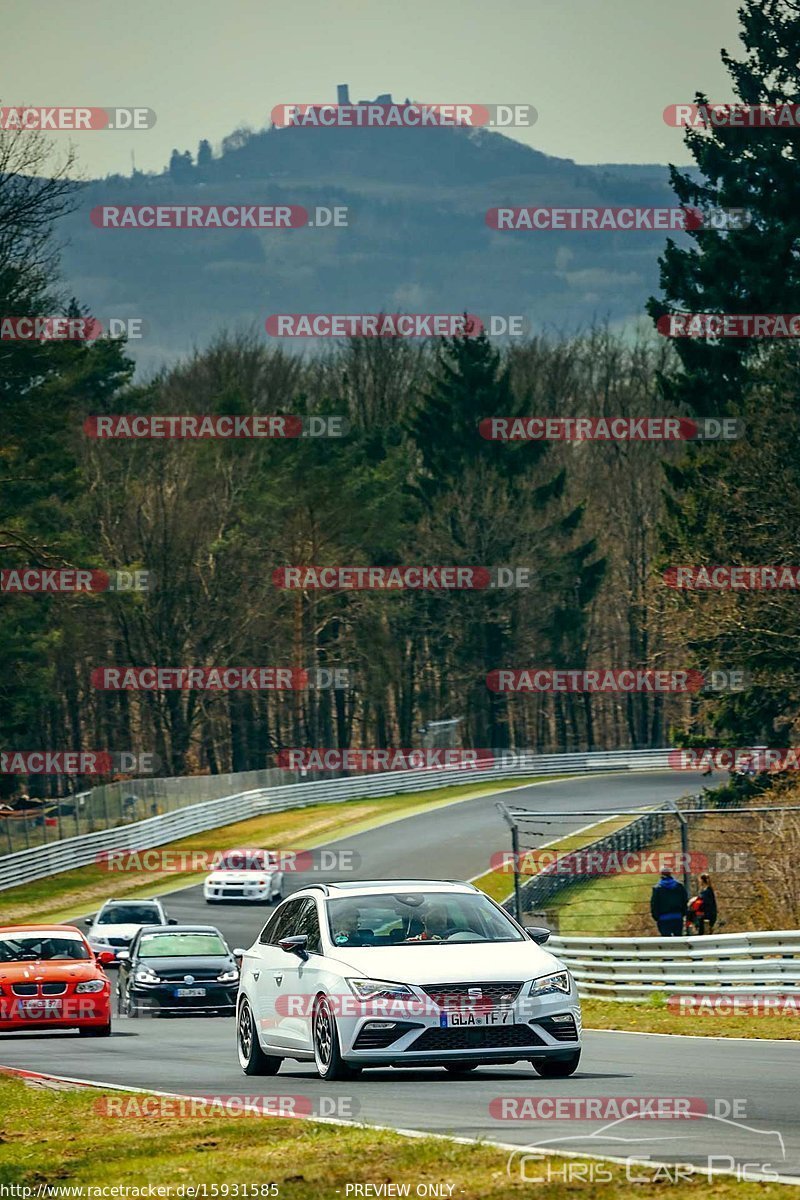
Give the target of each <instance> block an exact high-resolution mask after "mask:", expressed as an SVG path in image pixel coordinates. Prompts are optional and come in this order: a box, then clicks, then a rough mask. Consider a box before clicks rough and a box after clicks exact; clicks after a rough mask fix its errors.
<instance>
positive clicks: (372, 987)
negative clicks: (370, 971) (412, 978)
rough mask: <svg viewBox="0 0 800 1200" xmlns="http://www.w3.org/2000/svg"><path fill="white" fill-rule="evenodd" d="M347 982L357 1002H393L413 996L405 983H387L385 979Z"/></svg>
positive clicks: (349, 980)
mask: <svg viewBox="0 0 800 1200" xmlns="http://www.w3.org/2000/svg"><path fill="white" fill-rule="evenodd" d="M347 982H348V983H349V985H350V990H351V991H352V992H353V993H354V994H355V995H356V996H358V998H359V1000H378V999H381V1000H394V999H399V998H400V997H407V996H412V997H413V995H414V993H413V992H412V990H411V988H410V987H408V986H407V985H406V984H405V983H387V981H386V980H385V979H348V981H347Z"/></svg>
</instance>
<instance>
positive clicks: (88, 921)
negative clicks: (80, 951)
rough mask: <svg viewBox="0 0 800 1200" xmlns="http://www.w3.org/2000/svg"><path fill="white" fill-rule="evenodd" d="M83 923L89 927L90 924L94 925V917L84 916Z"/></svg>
mask: <svg viewBox="0 0 800 1200" xmlns="http://www.w3.org/2000/svg"><path fill="white" fill-rule="evenodd" d="M83 923H84V925H85V926H86V927H87V929H88V928H89V926H90V925H94V917H84V918H83Z"/></svg>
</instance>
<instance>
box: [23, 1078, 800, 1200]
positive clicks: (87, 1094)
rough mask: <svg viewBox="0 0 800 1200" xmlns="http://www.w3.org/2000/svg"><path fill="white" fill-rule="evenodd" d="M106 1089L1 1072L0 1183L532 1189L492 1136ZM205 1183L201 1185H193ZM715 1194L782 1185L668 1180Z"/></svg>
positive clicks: (550, 1190)
mask: <svg viewBox="0 0 800 1200" xmlns="http://www.w3.org/2000/svg"><path fill="white" fill-rule="evenodd" d="M105 1095H109V1097H110V1098H114V1099H119V1095H120V1094H119V1093H116V1095H114V1093H110V1094H104V1093H102V1092H101V1091H83V1090H80V1091H50V1090H45V1089H35V1088H30V1087H26V1086H25V1085H24V1084H22V1083H21V1082H20V1081H19V1080H16V1079H12V1078H4V1079H2V1078H0V1127H2V1130H3V1133H2V1138H1V1139H0V1183H2V1184H3V1185H5V1186H6V1187H7V1186H9V1185H12V1184H13V1185H16V1186H17V1187H18V1188H19V1187H29V1188H31V1189H32V1191H31V1192H30V1193H29V1194H30V1195H31V1196H36V1194H37V1189H38V1188H39V1187H40V1186H41V1185H51V1186H55V1187H58V1186H61V1187H63V1188H65V1189H66V1188H69V1187H73V1188H79V1187H83V1188H86V1187H106V1188H108V1187H109V1186H114V1185H122V1186H123V1187H127V1188H129V1189H132V1188H144V1189H147V1187H148V1186H153V1187H160V1188H162V1189H164V1191H163V1192H161V1193H160V1194H161V1195H162V1196H167V1197H169V1196H174V1197H181V1196H184V1197H185V1196H191V1195H194V1196H201V1197H202V1196H203V1195H204V1194H205V1195H206V1196H209V1197H211V1196H218V1197H225V1196H228V1197H234V1196H237V1195H238V1196H244V1195H249V1196H257V1197H261V1196H268V1195H270V1192H269V1191H268V1190H267V1189H268V1185H269V1184H270V1183H274V1184H275V1185H276V1191H275V1192H273V1193H272V1194H273V1195H278V1196H279V1197H280V1198H281V1200H287V1198H288V1200H344V1198H345V1197H346V1196H348V1195H350V1196H353V1195H358V1194H359V1193H356V1192H354V1191H353V1190H352V1185H353V1184H362V1185H363V1184H372V1185H373V1187H372V1188H371V1189H370V1190H369V1191H367V1192H366V1193H365V1192H364V1191H361V1193H360V1194H361V1195H362V1196H363V1195H365V1194H367V1195H373V1196H374V1195H380V1194H381V1192H380V1191H378V1190H375V1189H376V1188H377V1187H381V1188H382V1189H383V1194H385V1195H392V1194H394V1195H403V1194H408V1195H411V1196H414V1195H418V1194H419V1195H425V1194H426V1192H425V1191H419V1190H418V1189H419V1188H420V1185H423V1186H424V1185H429V1186H430V1185H438V1187H439V1188H440V1189H441V1190H440V1191H439V1192H438V1193H437V1192H436V1191H433V1190H431V1191H430V1192H429V1193H428V1194H430V1195H437V1194H438V1195H440V1196H451V1197H453V1198H454V1200H456V1198H457V1200H506V1198H507V1197H516V1196H520V1197H522V1196H530V1195H531V1183H530V1182H523V1181H522V1180H520V1178H519V1176H518V1175H517V1178H511V1177H509V1176H508V1175H507V1173H506V1163H507V1160H508V1154H507V1152H505V1151H503V1150H498V1149H494V1148H492V1147H490V1146H481V1145H458V1144H457V1143H454V1142H448V1141H446V1140H443V1139H434V1138H419V1139H417V1138H413V1139H412V1138H404V1137H401V1136H400V1135H399V1134H394V1133H385V1132H382V1131H379V1130H371V1129H363V1128H361V1129H359V1128H343V1127H342V1126H336V1125H324V1124H317V1123H315V1122H312V1121H305V1120H284V1119H278V1118H263V1117H258V1116H253V1117H238V1118H237V1119H236V1120H231V1119H230V1118H226V1117H218V1118H209V1117H196V1118H191V1117H190V1118H185V1119H184V1118H166V1119H165V1118H161V1117H133V1118H131V1117H125V1118H124V1119H123V1118H121V1117H115V1116H105V1115H102V1114H101V1113H98V1107H99V1106H102V1104H103V1100H104V1096H105ZM454 1111H456V1110H455V1106H454ZM580 1161H581V1160H573V1163H579V1162H580ZM548 1162H549V1164H550V1171H551V1172H556V1171H558V1170H560V1171H561V1172H562V1174H561V1178H560V1179H559V1177H558V1176H557V1175H556V1176H555V1180H554V1182H552V1183H541V1184H537V1191H536V1195H537V1196H539V1197H544V1198H545V1200H552V1198H554V1197H559V1200H562V1198H563V1197H564V1196H565V1195H567V1194H569V1193H571V1192H574V1191H575V1190H576V1189H580V1184H579V1183H578V1184H576V1183H571V1184H565V1183H564V1181H563V1180H564V1176H563V1171H564V1168H565V1162H564V1160H563V1159H562V1160H559V1159H549V1160H548ZM583 1169H584V1171H590V1170H591V1166H590V1164H589V1163H585V1164H583ZM595 1169H597V1164H595ZM603 1169H604V1171H606V1170H607V1172H608V1173H609V1174H610V1175H611V1180H610V1181H607V1182H593V1183H590V1182H585V1183H584V1185H583V1189H582V1190H583V1194H584V1195H586V1196H592V1197H599V1198H600V1200H623V1197H629V1196H630V1194H631V1183H630V1182H629V1181H628V1180H627V1179H626V1177H625V1168H624V1166H622V1165H615V1164H603ZM547 1170H548V1166H547V1164H546V1163H542V1164H540V1165H537V1166H536V1168H535V1171H536V1172H537V1173H539V1174H544V1173H545V1172H547ZM649 1173H652V1175H651V1174H649ZM636 1174H637V1175H639V1176H645V1177H647V1178H648V1179H649V1178H651V1177H653V1182H647V1183H640V1184H637V1186H636V1195H637V1197H639V1198H640V1200H655V1197H657V1196H662V1197H663V1196H664V1182H663V1180H662V1181H659V1180H658V1178H657V1177H656V1176H657V1172H656V1169H655V1168H653V1167H637V1168H636ZM605 1178H607V1176H605ZM388 1183H391V1184H395V1185H400V1187H401V1188H402V1187H403V1185H408V1192H407V1193H406V1192H405V1188H403V1190H402V1191H399V1190H397V1189H391V1190H388V1189H386V1187H385V1185H386V1184H388ZM203 1185H205V1193H204V1192H203V1191H202V1190H200V1191H198V1190H195V1191H194V1192H193V1193H192V1192H191V1191H190V1190H189V1189H191V1188H195V1189H197V1188H198V1187H200V1188H202V1187H203ZM236 1185H238V1186H236ZM244 1185H248V1188H249V1189H252V1190H247V1189H245V1187H244ZM348 1185H350V1188H349V1189H348ZM450 1185H452V1186H450ZM181 1188H182V1189H183V1191H181V1190H180V1189H181ZM226 1188H227V1190H225V1189H226ZM235 1188H236V1190H235ZM167 1189H169V1190H167ZM256 1189H258V1190H256ZM17 1194H19V1193H17ZM43 1194H44V1193H43ZM62 1194H65V1195H68V1194H69V1193H68V1192H66V1191H65V1192H64V1193H62ZM74 1194H77V1195H80V1194H81V1193H79V1192H77V1193H74ZM106 1194H108V1193H106ZM128 1194H129V1195H133V1194H135V1193H133V1192H129V1193H128ZM144 1194H145V1195H146V1194H147V1191H146V1190H145V1192H144ZM712 1194H713V1196H714V1197H715V1198H716V1200H732V1198H733V1197H736V1198H737V1200H754V1198H755V1197H758V1198H759V1200H770V1198H771V1197H772V1196H776V1197H777V1196H778V1195H783V1194H785V1190H784V1189H782V1188H781V1187H780V1186H779V1185H777V1184H755V1183H737V1182H736V1180H734V1179H727V1178H722V1177H720V1178H717V1179H715V1180H714V1182H713V1184H709V1181H708V1180H707V1179H704V1178H703V1177H702V1176H698V1177H696V1178H695V1179H693V1180H686V1181H683V1182H679V1183H676V1184H675V1185H674V1186H671V1187H670V1188H669V1195H670V1197H671V1198H672V1197H674V1198H675V1200H682V1198H683V1197H697V1198H698V1200H699V1198H700V1197H707V1196H709V1195H712ZM22 1195H23V1196H24V1193H22ZM83 1195H84V1197H86V1196H90V1195H92V1193H87V1192H84V1193H83Z"/></svg>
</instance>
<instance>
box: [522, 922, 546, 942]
mask: <svg viewBox="0 0 800 1200" xmlns="http://www.w3.org/2000/svg"><path fill="white" fill-rule="evenodd" d="M525 932H526V933H527V935H528V937H529V938H530V939H531V941H532V942H536V945H537V946H543V945H544V944H545V942H547V941H549V939H550V930H549V929H545V928H544V927H543V926H542V925H526V926H525Z"/></svg>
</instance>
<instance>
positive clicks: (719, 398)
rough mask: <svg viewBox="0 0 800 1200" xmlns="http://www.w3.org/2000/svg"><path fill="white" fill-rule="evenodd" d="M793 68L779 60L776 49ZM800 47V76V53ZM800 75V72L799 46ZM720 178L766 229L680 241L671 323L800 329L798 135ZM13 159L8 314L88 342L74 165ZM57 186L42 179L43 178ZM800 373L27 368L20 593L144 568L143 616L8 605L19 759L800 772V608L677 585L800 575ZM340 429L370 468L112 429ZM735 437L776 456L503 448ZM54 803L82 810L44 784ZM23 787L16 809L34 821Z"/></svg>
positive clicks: (536, 367) (3, 247)
mask: <svg viewBox="0 0 800 1200" xmlns="http://www.w3.org/2000/svg"><path fill="white" fill-rule="evenodd" d="M776 37H777V40H776ZM744 40H745V44H746V46H747V48H748V55H747V57H746V59H745V60H743V61H742V62H741V63H740V62H734V61H729V67H730V71H731V75H732V78H733V81H734V85H735V87H736V89H737V93H738V94H739V95H740V96H741V97H742V99H744V100H747V102H749V103H755V102H760V103H770V102H774V101H775V100H777V99H779V98H781V97H782V96H784V95H787V94H788V95H795V94H797V92H798V90H800V89H798V79H797V72H798V69H799V68H798V65H797V64H798V62H800V15H798V14H797V12H795V11H794V10H793V9H792V8H791V6H790V5H788V4H787V3H785V0H769V2H767V3H763V0H762V2H759V3H757V4H755V3H749V4H747V5H746V6H745V10H744ZM787 45H788V46H789V47H790V48H791V49H792V51H793V53H791V54H787V53H785V47H786V46H787ZM781 46H782V47H784V50H783V51H779V49H778V48H779V47H781ZM687 144H688V146H689V149H690V150H691V152H692V154H693V155H694V158H695V161H696V163H697V165H698V167H699V168H700V171H701V172H702V174H703V177H704V180H705V182H703V183H702V184H700V183H697V182H696V181H694V180H693V179H692V178H690V177H689V176H687V175H682V174H681V173H679V172H673V186H674V187H675V190H676V194H677V196H678V198H679V201H680V202H685V203H692V204H697V205H699V206H700V207H703V206H704V205H708V206H723V207H725V206H727V207H736V208H746V209H748V210H749V211H750V212H751V213H752V214H753V218H754V219H753V220H752V222H751V223H750V224H749V225H747V226H746V227H745V228H743V229H737V230H732V231H730V232H720V231H717V230H713V229H700V230H697V231H695V232H694V233H693V234H692V235H691V236H692V245H691V248H690V249H688V250H686V249H681V248H678V247H677V246H676V245H674V244H672V243H670V245H669V246H668V248H667V250H666V252H665V254H664V256H663V258H662V291H663V296H662V298H661V299H659V300H653V301H651V304H650V316H651V318H652V319H653V320H656V319H657V318H658V317H659V316H661V315H663V314H664V313H665V312H672V311H695V312H712V311H713V312H741V313H748V312H749V313H768V312H797V311H800V304H799V303H798V300H800V253H799V252H798V246H800V212H798V209H797V205H796V204H795V203H794V197H795V196H796V195H797V194H798V184H800V165H799V164H798V155H797V151H798V146H799V145H800V141H799V140H798V134H796V133H792V132H786V131H784V130H772V131H770V130H761V131H759V132H758V134H757V136H754V135H753V133H752V131H750V132H748V131H743V130H741V129H735V128H734V129H730V128H729V129H726V128H715V129H714V130H709V131H703V132H701V133H698V132H693V133H690V134H688V135H687ZM46 155H47V151H46V149H45V148H44V146H43V145H42V144H40V143H39V142H38V140H37V139H36V138H34V137H31V135H22V136H20V135H18V134H17V135H15V134H13V133H10V134H3V135H0V312H2V313H3V314H4V315H22V314H24V315H30V314H36V313H40V314H47V313H52V312H53V311H56V308H55V306H56V305H58V306H59V307H60V311H71V312H79V311H80V310H79V308H78V307H77V305H76V302H75V301H72V302H70V303H69V304H65V298H64V296H63V295H62V294H61V291H60V284H59V282H58V277H57V273H56V264H55V261H54V246H55V245H56V241H57V227H58V219H59V216H60V215H61V214H62V213H63V212H64V211H65V209H67V208H68V207H69V205H70V204H71V203H72V201H73V194H74V187H73V185H72V184H70V183H69V182H68V174H69V164H68V163H66V162H64V163H62V164H61V166H60V167H54V166H53V165H52V164H51V163H50V162H49V161H48V160H47V158H46ZM37 156H38V158H37ZM798 382H800V357H798V353H797V349H796V347H795V345H794V344H792V343H772V344H770V343H765V342H763V341H759V342H757V341H755V340H753V339H741V340H739V341H737V342H736V343H734V344H733V345H732V344H731V343H730V342H724V341H723V342H719V343H712V342H709V341H698V340H688V339H687V340H678V341H676V342H675V343H672V342H670V341H668V340H666V339H664V338H660V337H658V336H657V335H656V333H655V332H654V331H652V328H651V326H650V325H649V324H645V323H644V322H643V325H642V328H641V329H640V331H639V332H638V334H636V335H635V336H634V335H633V334H631V333H630V332H629V331H628V332H625V333H613V332H611V331H609V330H608V329H607V328H605V327H603V326H602V325H598V326H597V327H595V328H593V329H590V330H587V331H585V332H583V333H581V334H579V335H576V336H574V337H568V338H567V337H565V338H563V339H561V340H556V339H552V338H551V339H546V338H542V337H532V338H529V339H528V340H526V341H524V342H516V343H513V344H510V345H506V346H503V347H497V346H495V345H493V344H491V343H490V342H489V340H488V339H487V338H485V337H483V336H480V337H473V338H460V339H458V338H457V339H455V340H443V341H441V342H431V343H425V344H422V343H419V342H409V341H404V340H402V339H399V338H394V339H384V338H382V339H368V338H354V339H351V340H349V341H347V342H345V343H342V344H339V345H336V346H335V347H332V348H331V349H329V350H328V351H327V352H325V353H324V354H321V355H318V356H316V357H312V358H306V359H301V358H299V357H296V356H294V355H292V354H290V353H287V352H286V351H284V350H283V349H281V348H277V349H276V348H274V346H273V345H270V344H268V343H267V341H266V339H260V338H259V337H257V336H256V335H252V334H250V333H239V332H233V333H220V335H219V337H218V338H217V340H216V342H215V343H214V344H212V345H210V346H209V347H207V348H205V349H202V350H199V351H196V352H195V353H193V354H191V355H189V356H187V357H186V358H185V359H183V360H182V361H180V362H178V363H176V364H175V365H174V366H172V367H171V368H170V369H167V370H164V371H162V373H161V374H160V375H158V376H157V377H155V378H153V379H151V380H148V381H146V382H143V383H140V382H134V379H133V365H132V363H131V362H130V360H129V359H128V358H127V357H126V353H125V347H124V345H123V344H121V343H116V342H109V341H107V340H100V341H98V342H96V343H88V342H87V343H79V342H77V343H76V342H43V343H17V342H1V343H0V402H1V403H0V455H2V467H1V469H0V510H2V511H1V512H0V549H2V565H3V566H4V567H18V566H86V567H99V568H105V569H108V568H114V567H125V568H129V567H141V568H144V569H147V570H149V571H151V572H152V574H153V576H154V580H155V587H154V589H153V590H152V591H150V592H143V593H138V594H116V595H114V594H102V595H94V596H91V595H89V596H68V595H65V596H45V595H18V594H15V595H2V596H0V700H1V705H0V744H2V745H3V746H5V747H8V748H19V749H26V748H32V747H46V748H51V749H73V750H78V749H81V748H90V749H110V750H116V749H119V750H127V749H141V750H146V751H154V752H155V753H156V754H157V755H158V756H159V758H160V759H161V761H162V772H163V773H164V774H169V775H175V774H185V773H190V772H212V773H216V772H221V771H231V770H234V771H238V770H247V769H253V768H258V767H263V766H270V765H273V764H274V762H275V756H276V754H277V752H278V751H279V750H281V749H282V748H284V747H290V746H309V747H323V746H335V747H342V748H344V747H372V746H400V747H408V746H414V745H419V739H420V733H419V730H420V729H421V728H422V727H423V726H424V725H425V724H426V722H429V721H435V720H442V719H448V718H456V717H459V718H461V719H462V721H461V725H460V727H459V735H458V736H459V739H460V741H461V744H463V745H464V746H489V747H503V746H513V747H526V748H532V749H535V750H542V751H545V750H569V749H589V748H614V747H618V746H619V747H628V746H636V747H642V746H652V745H666V744H667V743H668V742H669V741H673V740H677V741H678V742H680V741H681V740H682V741H683V742H684V743H691V744H710V745H746V744H748V743H751V744H752V743H759V742H760V743H761V744H767V745H789V744H791V739H792V737H793V735H794V733H795V732H796V728H795V727H796V725H797V722H798V711H799V708H800V677H798V672H797V671H796V670H795V669H794V667H793V657H794V654H795V652H796V648H797V643H798V640H800V621H799V620H798V616H797V612H798V609H797V603H798V602H797V598H796V597H795V596H794V595H793V594H787V593H752V592H749V593H742V594H728V593H720V594H708V595H701V594H691V593H690V594H686V593H676V592H675V591H674V590H672V589H670V588H668V587H666V586H665V585H664V582H663V571H664V569H665V567H666V566H667V565H669V564H670V563H676V562H681V563H707V564H713V563H717V562H723V563H742V564H752V563H795V564H796V563H798V562H800V557H798V546H797V533H796V529H797V526H795V524H794V521H795V519H797V517H798V516H800V466H799V465H798V464H800V455H799V454H798V453H796V452H795V451H796V450H797V449H798V447H799V446H800V421H799V420H798V413H797V391H798ZM126 412H127V413H153V414H157V413H164V414H171V413H191V412H194V413H236V414H256V413H264V414H273V413H274V414H280V413H296V414H301V415H302V414H308V413H312V412H313V413H339V414H344V415H345V416H346V417H347V419H348V421H349V423H350V432H349V434H348V436H346V437H344V438H342V439H340V440H334V439H320V440H310V439H298V440H291V441H257V440H242V441H236V442H228V441H220V440H211V441H197V442H182V441H176V440H164V441H119V442H115V441H96V440H92V439H91V438H88V437H86V436H85V434H84V432H83V422H84V420H85V418H86V417H87V416H89V415H90V414H104V413H106V414H108V413H126ZM515 414H524V415H537V416H547V415H558V416H571V415H586V416H601V415H605V416H639V415H648V416H659V415H677V416H681V415H693V414H698V415H729V416H736V417H739V418H741V419H742V420H743V421H744V424H745V430H746V432H745V437H744V438H743V439H742V440H741V441H738V442H734V443H730V442H728V443H719V444H709V445H705V446H687V445H686V444H666V443H647V442H608V443H600V442H598V443H591V442H586V443H575V444H560V443H552V444H546V443H544V442H528V443H515V444H502V443H495V442H488V441H486V440H484V439H482V438H481V437H480V436H479V434H478V430H477V426H478V423H479V421H480V420H481V419H483V418H485V417H490V416H492V415H502V416H509V415H515ZM421 563H425V564H446V565H487V566H493V565H496V564H511V565H519V566H527V567H529V568H531V579H532V585H531V587H530V588H529V589H526V590H522V589H520V590H509V591H491V592H442V593H422V592H409V591H405V592H397V593H388V594H387V593H383V594H382V593H374V592H352V593H342V592H338V593H336V592H317V591H306V592H292V591H281V590H278V589H276V588H275V586H274V585H273V582H272V574H273V570H274V569H275V568H276V567H281V566H286V565H290V564H313V565H318V566H319V565H328V564H343V565H373V564H374V565H390V564H421ZM154 664H157V665H160V666H212V665H213V666H242V665H248V666H252V665H259V666H303V667H309V666H318V667H326V668H333V667H339V668H345V669H347V670H348V671H349V673H350V684H349V687H348V688H346V689H339V690H330V691H320V692H315V691H302V692H294V693H291V692H290V693H284V692H280V693H279V692H268V691H264V692H248V691H245V692H237V691H231V692H208V691H163V692H128V691H123V692H113V691H111V692H103V691H98V690H97V689H96V688H94V687H93V686H92V683H91V673H92V671H93V670H94V669H95V668H97V667H103V666H110V665H120V666H125V665H134V666H149V665H154ZM527 666H541V667H565V668H581V669H582V668H586V667H593V666H597V667H644V668H665V667H680V668H685V667H689V666H694V667H699V668H700V669H703V670H707V669H710V668H715V667H721V668H736V669H746V670H750V671H751V672H752V673H753V677H754V678H753V683H752V685H751V686H749V687H748V688H747V689H745V690H744V691H743V692H740V693H735V694H731V695H728V696H723V697H719V698H713V697H708V696H663V695H662V696H653V695H647V694H641V695H613V694H609V695H595V696H588V695H582V694H574V693H573V694H568V695H532V696H531V695H528V696H525V695H517V696H510V697H509V696H504V695H500V694H495V693H493V692H491V691H490V690H489V689H488V688H487V687H486V683H485V678H486V675H487V673H488V672H489V671H491V670H493V669H496V668H498V667H527ZM25 783H26V786H27V787H28V788H29V789H30V790H31V791H36V790H40V791H41V790H43V789H47V788H51V787H57V786H58V782H57V781H56V780H53V779H50V780H44V779H30V780H27V781H25ZM19 784H20V781H18V780H14V779H13V778H9V777H6V778H5V779H2V778H0V788H4V789H5V790H6V794H8V792H10V791H13V790H14V788H15V787H18V786H19Z"/></svg>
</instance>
